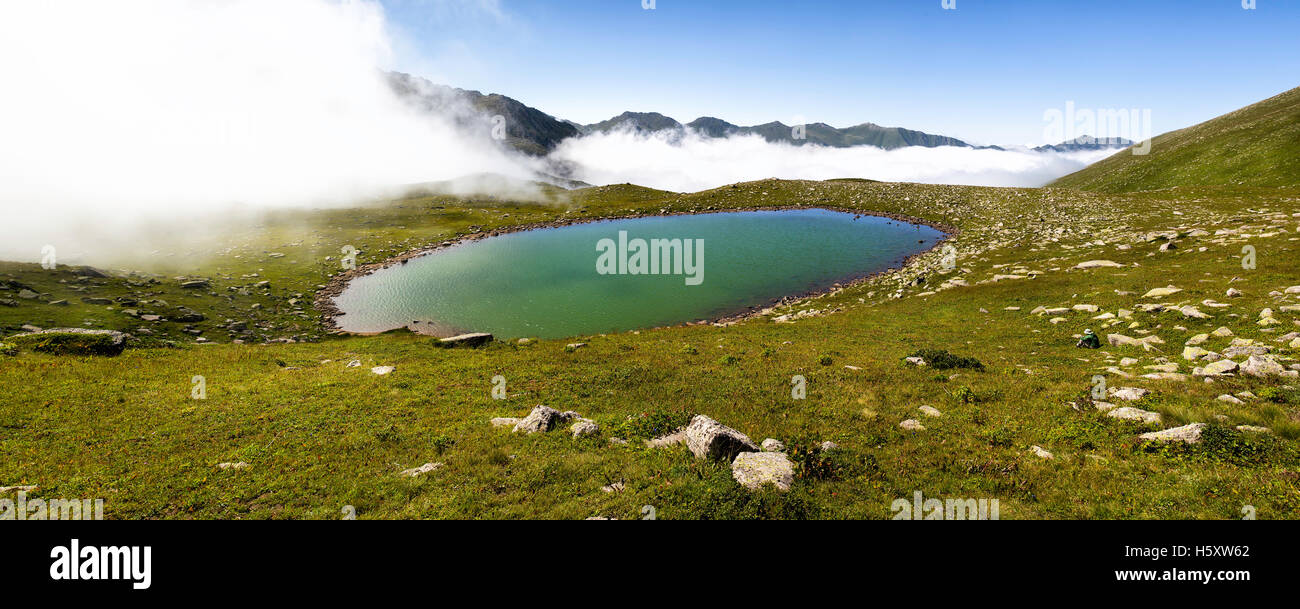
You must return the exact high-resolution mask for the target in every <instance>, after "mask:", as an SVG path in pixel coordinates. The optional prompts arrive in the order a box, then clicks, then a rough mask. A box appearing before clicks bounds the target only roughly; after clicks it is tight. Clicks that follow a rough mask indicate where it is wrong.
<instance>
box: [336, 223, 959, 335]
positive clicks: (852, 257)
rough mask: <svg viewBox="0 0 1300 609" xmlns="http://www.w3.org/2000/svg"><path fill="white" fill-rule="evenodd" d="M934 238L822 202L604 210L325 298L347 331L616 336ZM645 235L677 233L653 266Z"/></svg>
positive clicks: (910, 251)
mask: <svg viewBox="0 0 1300 609" xmlns="http://www.w3.org/2000/svg"><path fill="white" fill-rule="evenodd" d="M620 233H623V234H622V235H621V236H620ZM942 238H943V233H941V232H940V231H938V230H936V229H933V228H930V227H928V226H922V225H914V224H908V223H906V222H900V221H898V220H892V219H889V218H880V217H875V216H855V215H853V214H848V213H842V212H835V211H829V210H824V209H800V210H783V211H752V212H722V213H708V214H695V215H683V216H665V217H649V218H633V219H627V220H611V221H603V222H593V223H589V224H579V225H573V226H564V227H558V228H546V229H539V230H533V231H526V232H517V233H510V234H506V235H501V236H497V237H491V238H487V239H482V240H478V241H473V242H469V243H464V244H461V245H457V246H454V247H451V248H447V249H443V250H440V251H437V252H434V253H431V254H429V255H426V256H422V257H420V258H416V259H413V260H411V261H409V262H408V263H407V264H403V265H394V266H391V267H389V268H386V269H383V270H380V271H378V272H375V273H372V274H370V275H367V276H365V277H360V278H358V279H355V280H353V281H352V282H351V283H350V284H349V285H348V287H347V289H346V290H344V292H343V293H342V294H340V295H339V296H338V297H337V298H336V299H335V302H336V304H337V305H338V307H339V309H340V310H341V311H343V312H344V313H345V315H343V316H341V317H339V318H338V323H339V326H340V327H341V328H342V329H344V330H347V331H350V332H362V333H369V332H382V331H386V330H392V329H395V328H400V327H404V326H406V325H408V324H410V323H412V322H417V321H418V322H430V323H432V324H433V326H434V327H436V328H437V330H438V331H439V332H440V333H442V334H446V335H450V334H457V333H461V332H491V333H492V334H494V335H496V336H497V337H498V338H517V337H537V338H559V337H567V336H576V335H582V334H596V333H602V332H620V331H627V330H633V329H640V328H651V327H657V326H666V325H673V324H678V323H684V322H692V321H698V320H705V319H716V318H718V317H723V316H727V315H732V314H736V313H741V312H744V311H745V310H747V309H748V308H750V307H759V308H761V307H764V306H767V305H769V304H771V303H772V302H773V301H774V300H776V299H779V298H781V297H782V296H787V295H793V294H803V293H806V292H809V291H814V290H821V289H825V288H828V287H830V286H831V285H832V284H834V283H836V282H839V281H845V280H849V279H852V278H856V277H861V276H863V275H868V274H871V273H876V272H879V271H882V270H885V269H888V268H891V267H898V266H901V265H902V264H903V262H904V261H905V260H906V259H907V258H908V257H909V256H912V255H914V254H917V253H920V252H922V251H924V250H926V249H929V248H931V247H933V246H934V245H935V243H937V242H938V241H939V240H940V239H942ZM638 239H639V240H643V241H644V243H643V244H640V245H641V246H640V247H638V243H637V240H638ZM653 239H660V240H680V243H681V245H680V246H678V247H672V246H671V241H661V242H658V243H656V244H655V245H660V246H664V245H667V247H659V248H657V249H655V250H654V252H653V254H654V256H653V257H654V258H655V259H656V261H655V262H656V264H655V265H654V266H655V267H662V268H653V267H652V266H651V264H650V261H649V258H650V257H651V256H649V255H647V254H648V252H647V250H650V249H651V245H652V244H651V240H653ZM620 241H621V242H622V243H624V244H625V245H624V246H623V247H620ZM665 250H666V251H667V260H665ZM638 251H639V252H642V254H640V255H638ZM701 253H702V256H701ZM679 265H680V268H679ZM602 269H603V270H604V271H607V272H606V273H602V272H601V270H602ZM620 271H622V272H621V273H620ZM635 271H642V273H640V274H633V273H634V272H635ZM649 271H658V272H657V273H656V274H648V272H649Z"/></svg>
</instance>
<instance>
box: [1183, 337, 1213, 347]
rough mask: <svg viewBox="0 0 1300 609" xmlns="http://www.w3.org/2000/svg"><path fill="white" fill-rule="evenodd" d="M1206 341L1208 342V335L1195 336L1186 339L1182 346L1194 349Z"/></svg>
mask: <svg viewBox="0 0 1300 609" xmlns="http://www.w3.org/2000/svg"><path fill="white" fill-rule="evenodd" d="M1207 340H1210V335H1209V334H1197V335H1196V336H1193V337H1191V338H1189V339H1187V342H1185V343H1183V344H1184V345H1187V346H1188V347H1195V346H1197V345H1200V344H1202V343H1204V342H1205V341H1207Z"/></svg>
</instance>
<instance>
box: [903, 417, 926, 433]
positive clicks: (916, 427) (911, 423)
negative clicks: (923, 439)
mask: <svg viewBox="0 0 1300 609" xmlns="http://www.w3.org/2000/svg"><path fill="white" fill-rule="evenodd" d="M898 426H899V427H902V428H903V429H906V430H908V431H925V426H924V425H922V424H921V422H920V421H918V420H916V419H907V420H906V421H903V422H902V423H899V424H898Z"/></svg>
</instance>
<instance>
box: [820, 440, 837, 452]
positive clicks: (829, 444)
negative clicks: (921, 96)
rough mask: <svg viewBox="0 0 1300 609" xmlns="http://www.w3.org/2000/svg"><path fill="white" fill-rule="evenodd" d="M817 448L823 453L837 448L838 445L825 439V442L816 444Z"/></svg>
mask: <svg viewBox="0 0 1300 609" xmlns="http://www.w3.org/2000/svg"><path fill="white" fill-rule="evenodd" d="M817 448H818V449H819V450H821V451H822V452H824V453H828V452H831V451H832V450H839V448H840V445H839V444H836V443H834V442H831V441H830V440H826V441H825V442H822V443H821V444H820V445H818V446H817Z"/></svg>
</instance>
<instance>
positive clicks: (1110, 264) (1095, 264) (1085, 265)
mask: <svg viewBox="0 0 1300 609" xmlns="http://www.w3.org/2000/svg"><path fill="white" fill-rule="evenodd" d="M1122 266H1124V265H1122V264H1120V263H1118V262H1115V261H1113V260H1087V261H1085V262H1080V263H1079V264H1076V265H1074V268H1076V269H1096V268H1120V267H1122Z"/></svg>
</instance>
